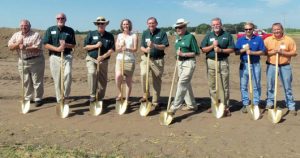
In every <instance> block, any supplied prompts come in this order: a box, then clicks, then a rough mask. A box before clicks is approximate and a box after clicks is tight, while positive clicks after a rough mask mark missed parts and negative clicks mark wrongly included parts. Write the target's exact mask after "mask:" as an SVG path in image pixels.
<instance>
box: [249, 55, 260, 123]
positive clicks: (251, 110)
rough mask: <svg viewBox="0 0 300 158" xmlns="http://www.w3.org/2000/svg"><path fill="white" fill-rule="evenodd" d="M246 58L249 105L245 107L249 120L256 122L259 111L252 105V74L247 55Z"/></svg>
mask: <svg viewBox="0 0 300 158" xmlns="http://www.w3.org/2000/svg"><path fill="white" fill-rule="evenodd" d="M247 57H248V75H249V96H250V101H251V104H250V105H248V106H247V111H248V112H249V114H250V116H251V118H252V119H253V120H258V119H259V117H260V110H259V107H258V106H254V105H253V87H252V72H251V67H250V63H251V62H250V55H249V54H248V55H247Z"/></svg>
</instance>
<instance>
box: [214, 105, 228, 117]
mask: <svg viewBox="0 0 300 158" xmlns="http://www.w3.org/2000/svg"><path fill="white" fill-rule="evenodd" d="M211 108H212V113H213V115H214V116H215V117H216V118H217V119H219V118H221V117H223V115H224V110H225V105H224V104H223V103H218V104H214V105H213V106H212V107H211Z"/></svg>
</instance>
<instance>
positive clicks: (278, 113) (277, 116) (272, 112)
mask: <svg viewBox="0 0 300 158" xmlns="http://www.w3.org/2000/svg"><path fill="white" fill-rule="evenodd" d="M280 47H281V46H280ZM277 82H278V53H276V67H275V91H274V109H269V110H268V118H269V119H270V120H271V122H272V123H278V122H279V121H280V120H281V117H282V110H278V109H277V105H276V104H277Z"/></svg>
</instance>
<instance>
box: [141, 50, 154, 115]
mask: <svg viewBox="0 0 300 158" xmlns="http://www.w3.org/2000/svg"><path fill="white" fill-rule="evenodd" d="M149 62H150V53H148V54H147V68H146V69H147V72H146V101H145V102H142V103H141V105H140V109H139V112H140V115H141V116H147V115H148V114H149V112H150V111H151V107H152V103H151V102H149V100H148V97H149Z"/></svg>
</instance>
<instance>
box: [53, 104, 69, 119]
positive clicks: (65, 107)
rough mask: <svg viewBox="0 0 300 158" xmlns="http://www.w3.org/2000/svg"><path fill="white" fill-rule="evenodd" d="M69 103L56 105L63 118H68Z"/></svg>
mask: <svg viewBox="0 0 300 158" xmlns="http://www.w3.org/2000/svg"><path fill="white" fill-rule="evenodd" d="M69 110H70V108H69V105H68V104H64V103H60V104H57V105H56V114H57V115H58V116H59V117H61V118H67V117H68V115H69Z"/></svg>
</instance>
